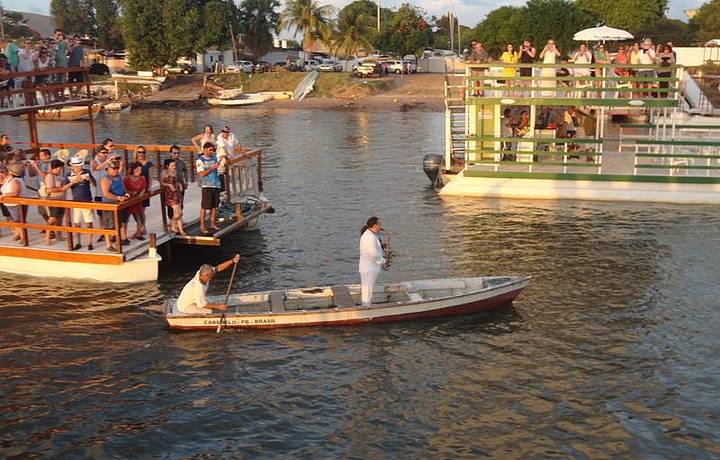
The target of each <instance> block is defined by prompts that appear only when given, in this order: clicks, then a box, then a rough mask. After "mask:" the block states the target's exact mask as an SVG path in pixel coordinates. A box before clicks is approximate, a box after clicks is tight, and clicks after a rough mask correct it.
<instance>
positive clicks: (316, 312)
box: [165, 277, 530, 330]
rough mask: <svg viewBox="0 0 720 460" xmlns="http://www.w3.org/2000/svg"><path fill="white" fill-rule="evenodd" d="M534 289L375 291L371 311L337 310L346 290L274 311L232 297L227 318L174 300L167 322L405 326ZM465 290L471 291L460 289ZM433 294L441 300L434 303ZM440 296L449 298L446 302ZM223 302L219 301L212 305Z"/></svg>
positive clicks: (322, 291)
mask: <svg viewBox="0 0 720 460" xmlns="http://www.w3.org/2000/svg"><path fill="white" fill-rule="evenodd" d="M529 283H530V278H529V277H483V278H458V279H445V280H420V281H411V282H405V283H401V284H399V285H387V286H376V292H375V296H374V298H373V305H371V306H370V307H361V306H356V305H348V306H341V307H337V306H335V305H336V304H337V301H334V300H333V297H332V296H333V289H336V288H338V287H345V286H334V287H323V288H310V289H294V290H287V291H282V292H283V294H282V296H283V300H282V306H278V305H272V300H271V296H272V292H255V293H247V294H239V295H235V296H232V297H231V299H230V301H229V302H228V304H229V306H230V309H229V310H228V312H226V313H225V314H221V313H209V314H195V315H185V314H182V313H177V312H175V310H174V309H175V300H174V299H171V300H168V301H166V304H165V312H166V315H165V319H166V321H167V324H168V326H169V327H170V328H171V329H185V330H193V329H198V330H199V329H216V328H217V327H218V326H219V325H222V327H224V328H225V327H227V328H277V327H302V326H331V325H332V326H335V325H352V324H365V323H372V322H389V321H402V320H410V319H418V318H429V317H441V316H451V315H459V314H470V313H476V312H481V311H489V310H492V309H495V308H498V307H501V306H503V305H508V304H510V303H512V301H513V300H514V299H515V297H516V296H517V295H518V294H519V293H520V291H521V290H522V289H524V288H525V287H527V286H528V284H529ZM438 286H439V287H438ZM460 286H466V287H465V288H462V289H461V288H460ZM408 287H410V288H411V289H408ZM346 288H347V289H348V291H349V293H350V297H351V298H352V300H353V301H355V303H357V301H358V300H359V290H360V287H359V286H357V285H350V286H346ZM432 292H437V293H438V295H437V296H435V297H433V294H432ZM441 292H442V293H443V294H444V295H442V296H441V295H440V293H441ZM223 300H224V299H222V298H220V297H216V298H211V299H210V302H222V301H223ZM378 301H380V302H379V303H376V302H378Z"/></svg>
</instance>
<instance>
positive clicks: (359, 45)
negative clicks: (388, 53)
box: [335, 0, 377, 56]
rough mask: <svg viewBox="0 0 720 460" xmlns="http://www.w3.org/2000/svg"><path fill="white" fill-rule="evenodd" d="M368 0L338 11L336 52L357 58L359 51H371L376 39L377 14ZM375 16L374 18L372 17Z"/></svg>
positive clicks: (361, 0)
mask: <svg viewBox="0 0 720 460" xmlns="http://www.w3.org/2000/svg"><path fill="white" fill-rule="evenodd" d="M375 11H376V10H375V8H374V7H373V5H372V2H370V1H368V0H358V1H356V2H353V3H351V4H350V5H348V6H346V7H345V8H343V9H342V10H341V11H340V14H338V21H337V34H336V42H335V50H336V52H338V53H340V54H343V55H345V56H357V55H358V53H359V52H360V51H361V50H371V49H372V41H371V40H373V39H374V38H376V37H377V29H376V28H374V26H375V24H377V13H376V12H375ZM373 14H375V17H373Z"/></svg>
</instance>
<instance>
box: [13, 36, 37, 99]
mask: <svg viewBox="0 0 720 460" xmlns="http://www.w3.org/2000/svg"><path fill="white" fill-rule="evenodd" d="M36 64H37V53H36V52H35V51H34V50H33V48H32V42H31V41H30V40H25V42H24V44H23V47H22V48H21V49H20V51H18V72H32V71H33V70H35V66H36ZM28 78H32V77H15V88H21V87H25V86H27V82H28V81H29V80H28ZM26 97H27V98H32V96H31V95H30V94H29V93H28V94H26ZM32 104H33V101H32V100H26V101H25V105H32Z"/></svg>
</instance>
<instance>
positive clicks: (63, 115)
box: [37, 104, 102, 121]
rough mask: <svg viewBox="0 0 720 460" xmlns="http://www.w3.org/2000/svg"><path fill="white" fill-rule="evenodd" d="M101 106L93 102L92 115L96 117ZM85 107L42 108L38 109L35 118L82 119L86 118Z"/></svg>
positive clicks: (86, 111) (54, 119)
mask: <svg viewBox="0 0 720 460" xmlns="http://www.w3.org/2000/svg"><path fill="white" fill-rule="evenodd" d="M101 108H102V106H101V105H100V104H93V107H92V117H93V119H95V118H97V116H98V113H100V109H101ZM88 118H89V117H88V109H87V107H63V108H59V109H43V110H38V113H37V119H38V120H41V121H82V120H87V119H88Z"/></svg>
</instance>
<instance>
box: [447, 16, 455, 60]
mask: <svg viewBox="0 0 720 460" xmlns="http://www.w3.org/2000/svg"><path fill="white" fill-rule="evenodd" d="M448 29H450V51H454V50H455V26H454V25H453V14H452V11H450V10H448Z"/></svg>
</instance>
